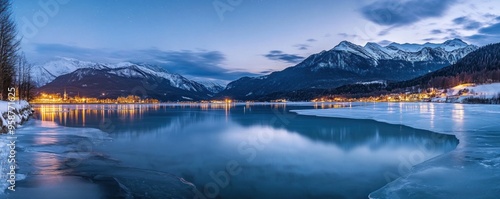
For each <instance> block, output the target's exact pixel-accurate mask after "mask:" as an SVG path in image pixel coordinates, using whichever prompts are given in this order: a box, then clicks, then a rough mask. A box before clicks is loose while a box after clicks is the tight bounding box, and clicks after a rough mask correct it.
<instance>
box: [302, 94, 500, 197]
mask: <svg viewBox="0 0 500 199" xmlns="http://www.w3.org/2000/svg"><path fill="white" fill-rule="evenodd" d="M293 112H296V113H298V114H302V115H312V116H321V117H337V118H351V119H371V120H376V121H380V122H386V123H390V124H401V125H405V126H410V127H413V128H418V129H424V130H429V131H434V132H438V133H444V134H452V135H455V136H456V137H457V138H458V139H459V140H460V144H459V145H458V146H457V148H456V149H455V150H454V151H452V152H450V153H447V154H443V155H441V156H438V157H436V158H433V159H430V160H428V161H426V162H424V163H422V164H419V165H417V166H415V167H413V168H412V170H411V171H410V173H408V174H404V175H402V177H400V178H398V179H397V180H395V181H393V182H391V183H389V184H387V185H386V186H385V187H383V188H381V189H379V190H377V191H374V192H373V193H371V194H370V198H498V196H499V195H500V184H499V183H498V182H500V106H499V105H468V104H434V103H353V104H352V107H347V108H339V109H317V110H295V111H293ZM415 154H417V156H418V152H416V153H415Z"/></svg>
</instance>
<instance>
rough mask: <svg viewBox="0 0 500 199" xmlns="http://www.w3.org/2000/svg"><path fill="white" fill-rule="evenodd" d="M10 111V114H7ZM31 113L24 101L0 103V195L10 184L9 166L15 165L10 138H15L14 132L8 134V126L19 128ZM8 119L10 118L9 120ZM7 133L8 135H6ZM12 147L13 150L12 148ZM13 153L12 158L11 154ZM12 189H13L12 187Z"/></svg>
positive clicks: (10, 171)
mask: <svg viewBox="0 0 500 199" xmlns="http://www.w3.org/2000/svg"><path fill="white" fill-rule="evenodd" d="M9 111H10V112H9ZM32 113H33V109H32V107H31V105H30V104H29V103H28V102H27V101H24V100H21V101H15V102H6V101H0V127H1V128H0V132H1V135H0V172H1V173H0V180H1V182H0V193H1V192H3V191H4V190H6V189H7V188H8V187H9V186H12V184H11V183H10V182H9V181H8V179H9V178H10V174H9V173H14V174H13V175H15V176H17V177H16V178H19V176H18V175H17V174H15V170H14V171H12V170H11V168H10V167H11V166H12V165H15V161H13V160H15V155H16V154H15V150H16V149H15V145H13V144H11V141H13V140H12V139H11V138H12V137H15V130H14V131H12V132H10V131H9V125H11V126H12V127H15V128H17V127H19V126H20V125H21V124H22V123H23V122H25V121H27V120H28V118H29V116H30V115H31V114H32ZM9 117H10V118H9ZM7 133H9V134H7ZM12 133H13V134H12ZM13 147H14V148H13ZM13 151H14V154H13V155H14V156H12V153H13ZM13 182H15V181H13ZM12 188H14V187H12Z"/></svg>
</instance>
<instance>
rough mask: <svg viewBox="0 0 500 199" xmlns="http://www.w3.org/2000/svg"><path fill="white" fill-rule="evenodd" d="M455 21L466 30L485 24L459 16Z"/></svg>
mask: <svg viewBox="0 0 500 199" xmlns="http://www.w3.org/2000/svg"><path fill="white" fill-rule="evenodd" d="M453 23H455V24H456V25H461V26H462V27H463V28H464V29H465V30H476V29H479V28H481V26H483V24H482V23H480V22H478V21H475V20H472V19H470V18H468V17H458V18H455V19H453Z"/></svg>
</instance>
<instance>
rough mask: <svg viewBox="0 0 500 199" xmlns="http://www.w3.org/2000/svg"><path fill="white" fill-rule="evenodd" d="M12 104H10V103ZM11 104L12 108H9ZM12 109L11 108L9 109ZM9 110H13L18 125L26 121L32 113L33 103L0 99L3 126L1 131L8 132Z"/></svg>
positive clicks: (0, 118) (0, 123)
mask: <svg viewBox="0 0 500 199" xmlns="http://www.w3.org/2000/svg"><path fill="white" fill-rule="evenodd" d="M9 104H10V105H9ZM9 106H11V107H12V108H9ZM9 109H10V110H9ZM9 111H12V113H13V116H14V120H13V121H15V122H16V125H20V124H21V123H23V122H24V121H26V120H28V117H29V116H30V115H31V114H32V111H33V110H32V108H31V105H30V104H29V103H28V102H27V101H24V100H20V101H15V102H6V101H0V116H1V117H0V126H1V127H2V130H1V133H6V132H7V129H6V128H7V126H8V121H9V119H8V115H9Z"/></svg>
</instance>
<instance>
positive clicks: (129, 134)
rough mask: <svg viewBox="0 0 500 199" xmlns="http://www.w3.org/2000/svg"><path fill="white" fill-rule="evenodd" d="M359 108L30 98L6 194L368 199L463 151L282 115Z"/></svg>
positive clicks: (370, 127) (418, 133)
mask: <svg viewBox="0 0 500 199" xmlns="http://www.w3.org/2000/svg"><path fill="white" fill-rule="evenodd" d="M343 106H347V107H346V108H341V107H343ZM323 108H325V109H324V110H321V109H323ZM326 108H334V109H331V110H328V109H326ZM358 108H359V109H363V108H366V107H363V106H359V107H358V106H357V105H354V106H352V107H349V105H348V104H344V105H333V104H323V105H316V106H313V104H307V103H305V104H295V105H294V106H290V105H284V104H273V105H269V104H253V105H251V104H248V105H245V104H239V105H236V106H227V105H206V104H205V105H192V106H188V105H168V104H163V105H37V106H36V109H35V110H36V113H35V118H36V119H35V120H31V121H30V122H28V123H27V124H25V125H24V127H22V128H21V129H19V130H18V135H19V138H18V143H19V144H18V146H19V147H20V151H19V167H20V170H19V172H18V173H22V174H25V175H26V178H25V179H24V180H21V181H18V183H17V186H18V187H17V191H16V192H14V193H12V192H7V195H6V196H8V197H9V198H32V197H33V195H36V196H37V198H130V197H135V198H367V197H368V195H369V194H370V193H371V192H373V191H375V190H377V189H379V188H381V187H383V186H384V185H386V184H387V183H389V182H391V181H393V180H395V179H397V178H398V177H400V176H406V175H407V174H408V173H409V172H410V169H411V167H412V166H413V165H416V164H420V163H422V162H424V161H426V160H429V159H431V160H432V161H437V160H440V159H442V158H443V157H448V156H449V154H450V153H447V152H450V151H453V152H452V153H456V151H457V150H462V149H466V148H467V147H464V146H463V145H464V143H468V142H460V144H459V143H458V140H457V139H456V138H455V136H453V135H445V134H438V133H434V132H431V131H427V130H417V129H414V128H410V127H406V126H402V125H393V124H386V123H381V122H376V121H372V120H354V119H342V118H327V117H316V116H304V115H297V114H295V113H290V112H289V110H297V109H299V110H305V109H315V110H314V111H342V110H355V109H358ZM384 108H385V107H384ZM391 111H395V112H397V111H398V110H397V107H396V108H394V110H392V109H391V110H385V112H381V113H380V114H381V115H384V114H388V115H390V113H391ZM439 111H440V110H439V109H436V112H439ZM307 113H309V112H304V114H307ZM465 113H467V112H465ZM465 113H464V115H463V116H460V117H464V118H465V117H467V114H465ZM422 115H427V114H426V113H423V114H422ZM385 118H386V119H391V118H387V117H385ZM436 118H437V117H436ZM415 122H418V121H415ZM439 122H441V121H437V119H436V124H435V127H436V128H437V127H438V126H439V125H440V124H438V123H439ZM457 128H458V127H457ZM428 130H433V131H435V130H436V129H428ZM457 137H459V138H460V139H462V138H461V137H460V136H457ZM457 144H459V149H457V150H454V149H455V148H456V147H457ZM442 154H445V155H442ZM440 155H441V156H440ZM434 157H438V158H434ZM432 158H434V159H432ZM462 158H467V157H462ZM424 164H427V162H426V163H424ZM450 164H452V163H450ZM491 166H492V167H494V165H491ZM400 181H401V180H397V181H396V182H394V183H391V184H390V185H389V186H388V187H386V189H391V186H392V185H394V184H397V183H399V182H400ZM380 194H383V190H382V191H381V193H380ZM4 196H5V195H4ZM38 196H39V197H38Z"/></svg>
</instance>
